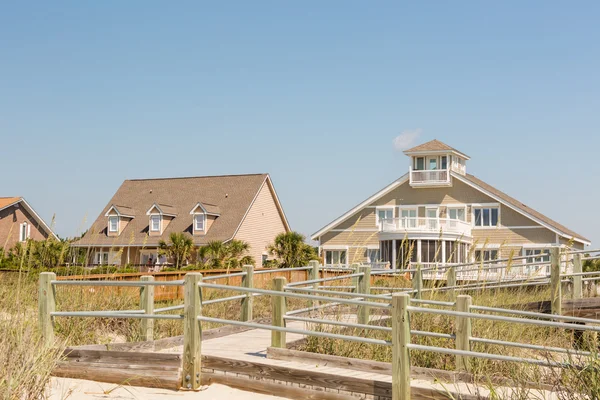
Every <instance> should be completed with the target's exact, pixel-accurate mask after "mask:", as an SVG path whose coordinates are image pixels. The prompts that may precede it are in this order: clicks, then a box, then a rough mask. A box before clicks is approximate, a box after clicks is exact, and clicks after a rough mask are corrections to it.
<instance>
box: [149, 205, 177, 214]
mask: <svg viewBox="0 0 600 400" xmlns="http://www.w3.org/2000/svg"><path fill="white" fill-rule="evenodd" d="M154 209H156V210H158V212H159V213H160V214H162V215H167V216H169V217H176V216H177V209H176V208H175V207H173V206H171V205H169V204H159V203H154V204H152V206H150V208H149V209H148V211H146V215H150V214H151V213H152V210H154Z"/></svg>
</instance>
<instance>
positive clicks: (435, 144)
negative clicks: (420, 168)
mask: <svg viewBox="0 0 600 400" xmlns="http://www.w3.org/2000/svg"><path fill="white" fill-rule="evenodd" d="M426 151H451V152H454V153H458V154H461V155H463V156H464V157H465V158H467V159H468V158H469V156H467V155H466V154H465V153H463V152H462V151H459V150H456V149H455V148H454V147H451V146H448V145H447V144H446V143H444V142H440V141H439V140H437V139H433V140H430V141H429V142H427V143H423V144H420V145H418V146H415V147H413V148H411V149H408V150H404V154H411V153H420V152H426Z"/></svg>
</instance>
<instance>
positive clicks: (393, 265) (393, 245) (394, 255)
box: [392, 239, 396, 269]
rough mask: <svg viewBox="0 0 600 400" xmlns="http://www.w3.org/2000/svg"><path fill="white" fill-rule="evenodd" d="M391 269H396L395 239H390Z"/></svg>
mask: <svg viewBox="0 0 600 400" xmlns="http://www.w3.org/2000/svg"><path fill="white" fill-rule="evenodd" d="M392 269H396V239H392Z"/></svg>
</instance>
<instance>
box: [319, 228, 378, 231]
mask: <svg viewBox="0 0 600 400" xmlns="http://www.w3.org/2000/svg"><path fill="white" fill-rule="evenodd" d="M329 232H379V229H369V228H355V229H352V228H348V229H330V230H329Z"/></svg>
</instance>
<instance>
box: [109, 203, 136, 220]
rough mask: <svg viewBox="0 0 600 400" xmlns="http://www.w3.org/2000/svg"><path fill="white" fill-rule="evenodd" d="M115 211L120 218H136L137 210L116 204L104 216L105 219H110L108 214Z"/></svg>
mask: <svg viewBox="0 0 600 400" xmlns="http://www.w3.org/2000/svg"><path fill="white" fill-rule="evenodd" d="M112 210H114V211H115V212H116V213H117V215H118V216H119V217H127V218H135V210H134V209H133V208H131V207H126V206H118V205H115V204H111V206H110V208H109V209H108V211H106V213H105V214H104V216H105V217H108V214H109V213H110V212H111V211H112Z"/></svg>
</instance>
